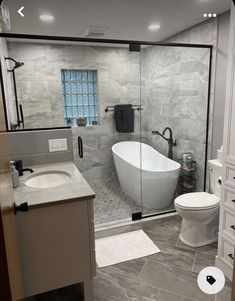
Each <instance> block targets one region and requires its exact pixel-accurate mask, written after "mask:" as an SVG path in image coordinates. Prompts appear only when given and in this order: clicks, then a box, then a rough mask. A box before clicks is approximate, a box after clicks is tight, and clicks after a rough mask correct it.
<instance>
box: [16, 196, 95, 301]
mask: <svg viewBox="0 0 235 301" xmlns="http://www.w3.org/2000/svg"><path fill="white" fill-rule="evenodd" d="M17 223H18V229H19V236H20V241H21V256H22V267H23V278H24V283H25V293H26V297H28V296H33V295H37V294H39V293H42V292H46V291H51V290H54V289H57V288H61V287H65V286H69V285H72V284H76V283H80V282H83V283H84V291H85V301H91V300H93V297H92V277H93V276H94V275H95V245H94V223H93V200H92V199H85V200H79V199H78V200H73V201H61V202H60V203H55V204H45V205H40V206H35V207H34V206H33V207H31V208H29V211H28V212H20V213H18V214H17Z"/></svg>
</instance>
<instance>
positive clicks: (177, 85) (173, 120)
mask: <svg viewBox="0 0 235 301" xmlns="http://www.w3.org/2000/svg"><path fill="white" fill-rule="evenodd" d="M209 59H210V50H209V49H206V48H186V47H165V46H151V47H148V48H145V50H144V51H143V53H142V60H141V62H142V64H141V77H142V95H141V96H142V104H143V107H144V110H143V112H142V118H141V122H142V132H143V134H142V137H144V140H145V141H146V142H147V143H148V144H150V145H152V146H153V147H154V148H155V149H157V150H158V151H160V153H162V154H164V155H166V156H167V152H168V144H167V142H166V141H165V140H164V139H162V138H161V137H160V136H153V135H152V133H151V131H153V130H159V131H160V132H162V131H163V129H164V128H165V127H167V126H169V127H171V128H172V131H173V138H174V139H176V140H177V146H176V147H175V148H174V159H175V160H179V159H180V156H181V153H183V152H192V153H193V156H194V159H195V160H196V161H197V190H203V178H204V163H205V161H204V159H205V147H206V124H207V101H208V81H209Z"/></svg>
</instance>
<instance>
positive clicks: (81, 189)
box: [14, 162, 95, 207]
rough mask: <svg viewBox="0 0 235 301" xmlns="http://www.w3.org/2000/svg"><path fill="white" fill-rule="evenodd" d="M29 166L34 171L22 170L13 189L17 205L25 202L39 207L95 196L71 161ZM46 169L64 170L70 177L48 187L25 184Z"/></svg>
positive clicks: (46, 170) (30, 205)
mask: <svg viewBox="0 0 235 301" xmlns="http://www.w3.org/2000/svg"><path fill="white" fill-rule="evenodd" d="M25 167H26V166H25ZM27 167H29V166H27ZM30 168H32V169H33V170H34V172H33V173H29V172H28V171H26V172H24V175H23V176H21V177H20V186H19V187H17V188H15V189H14V200H15V203H16V204H17V205H19V204H21V203H24V202H27V203H28V206H29V207H39V206H40V207H41V206H45V205H52V204H53V203H54V204H57V203H59V202H62V201H63V202H68V201H79V200H85V199H92V198H94V197H95V193H94V191H93V190H92V188H91V187H90V185H89V184H88V183H87V181H86V180H85V179H84V178H83V176H82V174H81V173H80V171H79V170H78V169H77V167H76V166H75V165H74V163H73V162H62V163H53V164H41V165H35V166H30ZM48 171H59V172H66V173H68V174H69V176H70V177H69V179H68V181H67V182H66V183H64V184H62V185H60V186H56V187H50V188H33V187H29V186H27V185H26V184H25V182H26V181H27V180H28V179H29V178H31V177H32V176H35V175H36V174H38V173H39V174H40V173H44V172H48Z"/></svg>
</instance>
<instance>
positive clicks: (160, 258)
mask: <svg viewBox="0 0 235 301" xmlns="http://www.w3.org/2000/svg"><path fill="white" fill-rule="evenodd" d="M157 246H158V248H159V249H160V250H161V252H160V253H157V254H154V255H151V256H149V257H148V258H149V259H151V260H154V261H157V262H167V264H168V265H172V266H175V267H179V268H181V269H183V270H186V271H191V270H192V266H193V263H194V259H195V252H194V251H191V250H187V249H184V248H181V247H177V246H172V245H166V244H161V243H160V244H157Z"/></svg>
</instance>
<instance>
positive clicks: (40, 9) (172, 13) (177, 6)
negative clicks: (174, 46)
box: [4, 0, 231, 41]
mask: <svg viewBox="0 0 235 301" xmlns="http://www.w3.org/2000/svg"><path fill="white" fill-rule="evenodd" d="M230 1H231V0H67V1H62V0H40V1H33V0H4V3H5V4H6V5H7V6H8V8H9V10H10V15H11V31H10V32H12V33H24V34H37V35H57V36H58V35H59V36H70V37H79V36H81V34H82V32H83V31H84V30H85V29H86V28H87V27H88V26H92V25H93V26H104V27H107V31H106V33H105V35H104V36H103V37H102V38H110V39H123V40H141V41H161V40H164V39H166V38H168V37H170V36H172V35H174V34H176V33H178V32H180V31H183V30H184V29H186V28H189V27H191V26H193V25H195V24H198V23H200V22H202V21H204V20H205V18H204V17H203V14H204V13H205V12H207V13H209V12H212V13H217V15H218V14H221V13H223V12H225V11H227V10H229V8H230ZM22 6H24V10H23V13H24V15H25V16H24V17H21V16H20V15H19V14H18V13H17V11H18V10H19V9H20V8H21V7H22ZM48 13H50V14H52V15H53V16H54V17H55V20H54V22H53V23H48V24H46V23H43V22H42V21H41V20H39V15H40V14H48ZM151 23H159V24H160V25H161V28H160V30H158V31H156V32H150V31H149V30H148V26H149V25H150V24H151Z"/></svg>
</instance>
